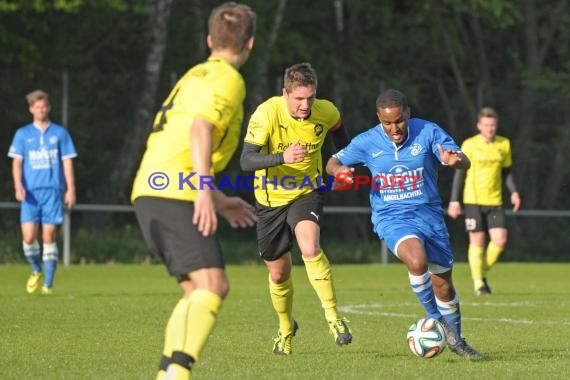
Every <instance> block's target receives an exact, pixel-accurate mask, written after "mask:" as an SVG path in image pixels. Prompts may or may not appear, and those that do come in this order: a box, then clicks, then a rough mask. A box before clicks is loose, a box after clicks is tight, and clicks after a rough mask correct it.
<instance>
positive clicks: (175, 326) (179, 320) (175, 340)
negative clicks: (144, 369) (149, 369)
mask: <svg viewBox="0 0 570 380" xmlns="http://www.w3.org/2000/svg"><path fill="white" fill-rule="evenodd" d="M189 306H190V302H189V301H188V300H187V299H185V298H181V299H180V300H179V301H178V303H177V304H176V306H174V310H172V314H170V319H169V320H168V323H167V324H166V332H165V334H164V349H163V350H162V355H163V356H165V357H167V358H171V357H172V351H174V349H175V348H176V349H180V348H181V347H182V345H183V342H182V336H181V335H180V334H179V331H180V328H181V326H184V325H185V324H186V312H187V310H188V307H189ZM162 367H163V366H162V363H161V368H160V370H159V371H158V375H157V376H156V380H163V379H164V378H165V376H166V368H162Z"/></svg>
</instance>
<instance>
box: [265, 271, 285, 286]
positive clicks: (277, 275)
mask: <svg viewBox="0 0 570 380" xmlns="http://www.w3.org/2000/svg"><path fill="white" fill-rule="evenodd" d="M270 277H271V282H273V283H274V284H282V283H284V282H285V281H287V280H288V279H289V277H290V273H288V272H286V271H278V272H271V273H270Z"/></svg>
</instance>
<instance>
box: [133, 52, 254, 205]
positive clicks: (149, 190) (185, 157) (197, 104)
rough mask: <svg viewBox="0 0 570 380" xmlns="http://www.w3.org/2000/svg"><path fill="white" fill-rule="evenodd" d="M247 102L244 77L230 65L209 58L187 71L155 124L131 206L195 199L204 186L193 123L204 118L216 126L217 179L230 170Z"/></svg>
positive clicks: (214, 166) (214, 158)
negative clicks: (196, 164)
mask: <svg viewBox="0 0 570 380" xmlns="http://www.w3.org/2000/svg"><path fill="white" fill-rule="evenodd" d="M244 99H245V83H244V80H243V77H242V76H241V74H240V73H239V72H238V71H237V70H236V69H235V68H234V67H233V66H232V65H231V64H230V63H228V62H226V61H225V60H223V59H220V58H213V57H210V58H209V59H208V60H207V61H206V62H203V63H201V64H198V65H196V66H194V67H192V68H191V69H190V70H188V72H187V73H186V74H184V76H183V77H182V78H181V79H180V80H179V81H178V82H177V83H176V85H175V86H174V88H173V89H172V91H171V93H170V95H168V97H167V98H166V100H165V101H164V103H163V105H162V107H161V109H160V111H159V112H158V113H157V115H156V117H155V119H154V125H153V130H152V132H151V133H150V136H149V137H148V140H147V145H146V151H145V153H144V156H143V158H142V161H141V164H140V167H139V170H138V172H137V175H136V177H135V181H134V184H133V191H132V194H131V201H132V202H134V201H135V200H136V199H137V198H138V197H141V196H153V197H160V198H169V199H178V200H186V201H193V200H195V199H196V195H197V191H198V190H199V189H200V188H203V187H204V186H203V185H201V184H200V179H199V178H197V177H196V176H194V175H193V174H192V173H193V165H192V154H191V151H190V129H191V127H192V124H193V121H194V119H195V118H197V117H200V118H203V119H206V120H208V121H209V122H210V123H212V124H213V125H214V129H213V131H212V170H211V174H212V176H213V175H214V173H217V172H219V171H221V170H223V169H224V168H225V167H226V165H227V164H228V162H229V160H230V159H231V157H232V155H233V154H234V152H235V150H236V148H237V146H238V144H239V139H240V131H241V125H242V122H243V101H244ZM157 173H158V174H157ZM212 178H213V177H212ZM206 182H208V180H207V179H206Z"/></svg>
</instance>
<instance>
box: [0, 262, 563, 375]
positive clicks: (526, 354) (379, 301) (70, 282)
mask: <svg viewBox="0 0 570 380" xmlns="http://www.w3.org/2000/svg"><path fill="white" fill-rule="evenodd" d="M228 273H229V276H230V280H231V285H232V290H231V292H230V296H229V297H228V299H227V301H226V303H225V304H224V306H223V308H222V311H221V313H220V315H219V319H218V324H217V326H216V329H215V330H214V332H213V334H212V336H211V337H210V341H209V344H208V346H207V347H206V349H205V350H204V352H203V357H202V360H201V361H200V362H199V363H198V364H197V365H196V366H195V370H194V373H193V377H192V378H193V379H255V380H259V379H271V380H276V379H311V380H312V379H339V380H340V379H343V380H344V379H420V378H424V379H439V378H441V379H485V380H488V379H537V378H543V379H567V378H568V370H569V368H570V264H532V263H527V264H516V263H499V264H498V265H497V266H496V267H495V268H494V269H493V272H492V273H491V275H490V277H489V283H490V286H491V287H492V290H493V294H492V295H491V296H488V297H476V296H474V295H473V291H472V288H471V281H470V279H469V272H468V268H467V266H466V264H465V263H459V264H457V265H456V268H455V273H454V279H455V283H456V287H457V289H458V291H459V292H460V297H461V303H462V312H463V334H464V336H465V337H466V338H467V340H468V341H469V342H470V343H471V344H472V345H473V346H474V347H475V348H477V349H478V350H479V351H481V352H482V353H484V354H485V355H486V356H487V358H486V359H485V360H483V361H480V362H469V361H467V360H465V359H462V358H460V357H458V356H456V355H454V354H453V353H451V352H450V351H449V350H446V351H445V352H444V353H443V354H442V355H440V356H438V357H436V358H434V359H419V358H416V357H414V356H413V355H412V354H411V352H410V351H409V349H408V347H407V345H406V339H405V338H406V332H407V328H408V326H409V325H410V324H411V323H412V322H413V321H415V320H417V319H419V318H421V317H422V316H423V312H422V309H421V308H420V306H419V304H418V303H417V301H416V299H415V297H414V295H413V294H412V292H411V290H410V289H409V285H408V282H407V281H408V280H407V275H406V271H405V268H404V266H403V265H401V264H389V265H381V264H370V265H336V266H334V264H333V273H334V276H335V278H334V280H335V284H336V288H337V297H338V301H339V306H340V309H341V311H342V314H343V315H344V316H346V317H347V318H348V319H349V320H350V321H351V327H352V330H353V334H354V340H353V343H352V344H351V345H350V346H348V347H344V348H339V347H337V346H336V345H335V344H334V342H333V338H332V336H330V335H329V334H328V330H327V325H326V323H325V321H324V317H323V313H322V311H321V308H320V306H319V302H318V300H317V297H316V295H315V294H314V292H313V290H312V288H311V287H310V284H309V282H308V280H307V278H306V274H305V270H304V268H303V267H299V266H295V267H294V270H293V275H294V281H295V300H294V314H295V318H296V319H297V321H298V322H299V325H300V329H299V331H298V333H297V336H296V337H295V338H294V340H293V355H291V356H289V357H274V356H273V354H272V353H271V348H272V338H273V336H274V335H275V333H276V331H277V318H276V316H275V315H274V312H273V309H272V307H271V304H270V300H269V295H268V293H267V273H266V270H265V268H264V267H262V266H254V265H252V266H230V267H229V268H228ZM28 274H29V268H28V267H27V266H24V265H5V266H0V379H154V377H155V374H156V368H157V365H158V361H159V357H160V353H161V349H162V340H163V331H164V327H165V324H166V321H167V319H168V317H169V314H170V311H171V310H172V308H173V306H174V304H175V303H176V301H177V299H178V297H179V296H180V292H179V290H178V286H177V285H176V283H175V282H174V281H173V280H172V279H171V278H169V277H168V276H167V274H166V271H165V270H164V268H163V267H162V266H158V265H154V266H153V265H147V266H145V265H101V266H73V267H69V268H60V270H59V272H58V276H57V278H56V284H55V285H56V287H55V288H54V289H55V294H53V295H52V296H41V295H39V294H37V295H36V294H34V295H28V294H26V293H25V289H24V285H25V281H26V279H27V276H28Z"/></svg>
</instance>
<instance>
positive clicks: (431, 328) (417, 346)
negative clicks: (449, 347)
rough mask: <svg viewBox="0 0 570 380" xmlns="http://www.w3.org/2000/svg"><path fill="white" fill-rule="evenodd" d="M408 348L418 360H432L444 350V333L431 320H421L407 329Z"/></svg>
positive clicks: (438, 325) (436, 323)
mask: <svg viewBox="0 0 570 380" xmlns="http://www.w3.org/2000/svg"><path fill="white" fill-rule="evenodd" d="M407 340H408V346H409V347H410V350H411V351H412V352H413V354H414V355H416V356H419V357H420V358H426V359H429V358H433V357H434V356H437V355H439V354H441V353H442V352H443V350H444V349H445V346H446V344H445V332H444V331H443V327H442V326H441V324H440V323H439V322H438V321H436V320H435V319H433V318H422V319H420V320H419V321H417V322H414V323H412V325H411V326H410V328H409V329H408V335H407Z"/></svg>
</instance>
